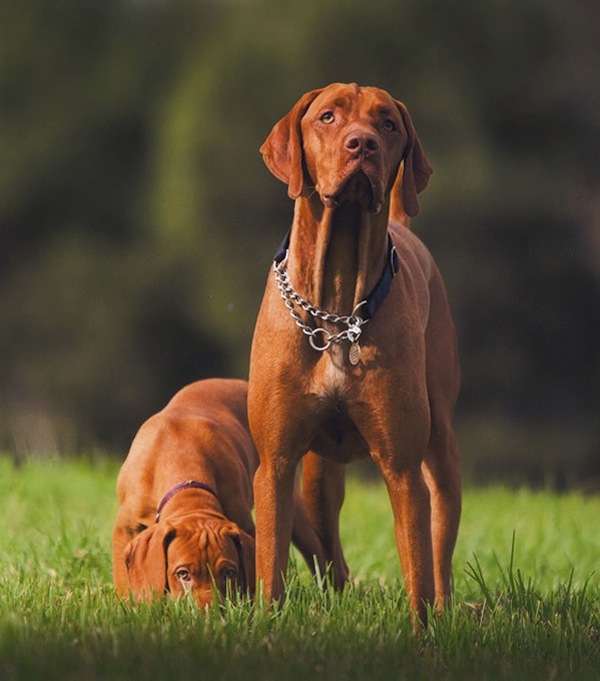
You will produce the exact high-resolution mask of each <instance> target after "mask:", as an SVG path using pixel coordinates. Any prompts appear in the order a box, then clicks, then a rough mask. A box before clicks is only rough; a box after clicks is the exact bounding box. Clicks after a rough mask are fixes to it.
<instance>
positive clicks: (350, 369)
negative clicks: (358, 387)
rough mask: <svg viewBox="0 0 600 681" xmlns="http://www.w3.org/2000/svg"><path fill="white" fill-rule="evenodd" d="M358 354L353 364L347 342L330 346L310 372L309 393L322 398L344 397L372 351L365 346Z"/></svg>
mask: <svg viewBox="0 0 600 681" xmlns="http://www.w3.org/2000/svg"><path fill="white" fill-rule="evenodd" d="M359 352H360V357H358V361H357V362H356V363H355V364H353V363H352V361H351V358H350V355H351V345H350V344H349V343H348V342H342V343H335V344H332V345H331V346H330V347H329V348H328V349H327V350H325V351H324V352H322V353H321V356H320V357H319V359H318V361H317V363H316V364H315V366H314V370H313V371H312V372H311V379H310V380H311V384H310V392H311V393H312V394H314V395H318V396H323V397H325V396H330V395H340V396H341V395H344V394H345V393H346V392H347V391H348V390H349V389H350V388H351V386H353V385H355V383H356V381H357V379H359V378H360V376H361V375H362V373H363V372H364V370H365V360H367V361H368V360H370V359H371V356H372V355H373V349H372V348H369V347H367V346H363V347H362V348H361V350H360V351H359ZM355 360H356V356H355Z"/></svg>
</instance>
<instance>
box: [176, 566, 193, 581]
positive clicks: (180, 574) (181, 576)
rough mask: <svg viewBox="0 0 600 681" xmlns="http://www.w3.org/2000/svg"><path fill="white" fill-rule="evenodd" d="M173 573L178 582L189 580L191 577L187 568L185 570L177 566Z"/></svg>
mask: <svg viewBox="0 0 600 681" xmlns="http://www.w3.org/2000/svg"><path fill="white" fill-rule="evenodd" d="M175 575H176V577H177V579H178V580H179V581H180V582H189V581H190V579H191V576H190V572H189V570H186V569H185V568H179V569H178V570H177V571H176V572H175Z"/></svg>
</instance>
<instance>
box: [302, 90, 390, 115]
mask: <svg viewBox="0 0 600 681" xmlns="http://www.w3.org/2000/svg"><path fill="white" fill-rule="evenodd" d="M328 108H332V109H337V110H341V111H342V112H345V113H351V112H357V111H358V112H360V113H361V114H362V115H365V116H369V115H370V116H390V117H393V118H397V119H399V118H400V114H399V112H398V107H397V105H396V102H395V100H394V99H393V98H392V97H391V96H390V95H389V94H388V93H387V92H386V91H385V90H381V89H380V88H376V87H361V86H360V85H356V83H351V84H345V83H334V84H333V85H329V86H328V87H326V88H325V89H324V90H322V91H321V92H320V93H319V94H318V95H317V97H316V98H315V99H314V100H313V102H312V103H311V105H310V106H309V107H308V109H307V111H306V115H305V117H308V118H311V117H313V116H319V115H321V114H322V113H323V111H325V110H327V109H328Z"/></svg>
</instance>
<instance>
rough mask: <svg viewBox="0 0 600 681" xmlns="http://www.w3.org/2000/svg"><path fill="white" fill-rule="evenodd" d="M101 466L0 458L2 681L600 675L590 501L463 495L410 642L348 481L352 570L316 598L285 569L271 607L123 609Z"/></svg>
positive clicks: (381, 551)
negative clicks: (437, 611) (445, 601)
mask: <svg viewBox="0 0 600 681" xmlns="http://www.w3.org/2000/svg"><path fill="white" fill-rule="evenodd" d="M116 473H117V464H116V463H114V462H107V461H97V462H95V463H90V462H83V461H71V462H66V461H59V460H46V461H36V462H30V463H27V464H25V465H24V466H22V467H20V468H18V469H15V468H14V467H13V466H12V463H11V462H10V461H9V460H8V459H7V458H3V457H0V500H1V501H0V679H2V680H3V681H9V680H12V679H27V680H29V679H134V678H148V679H153V680H154V679H156V680H159V679H171V680H173V681H175V680H177V681H179V680H180V679H213V680H214V679H219V680H221V679H225V680H229V679H246V680H248V679H250V680H252V679H285V681H293V680H295V679H299V680H300V679H301V680H302V681H306V680H307V679H311V678H327V679H368V680H371V679H421V678H423V679H430V678H431V679H457V680H458V679H460V680H461V681H462V680H464V679H477V680H479V679H486V680H487V679H490V680H494V679H527V680H528V681H535V680H537V679H539V680H542V679H543V680H544V681H546V680H548V679H561V680H562V679H577V680H579V679H599V678H600V627H599V621H598V620H599V597H600V578H599V570H598V567H599V563H600V498H599V497H587V498H586V497H582V496H579V495H577V494H569V495H563V496H556V495H553V494H550V493H532V492H527V491H516V492H514V491H508V490H506V489H501V488H491V489H467V490H466V491H465V495H464V512H463V521H462V525H461V532H460V536H459V542H458V546H457V549H456V553H455V562H454V573H455V604H454V605H453V606H452V607H451V608H449V609H448V610H447V611H446V612H445V613H444V614H443V615H442V616H439V617H437V618H434V619H433V620H432V623H431V625H430V627H429V629H428V631H427V632H425V633H424V634H423V635H422V636H421V637H419V638H415V637H414V636H413V634H412V633H411V627H410V625H409V621H408V613H407V610H406V602H405V598H404V594H403V590H402V586H401V580H400V573H399V566H398V559H397V556H396V549H395V546H394V542H393V532H392V523H391V512H390V509H389V502H388V500H387V497H386V494H385V491H384V490H383V489H382V487H381V486H380V485H376V484H366V483H360V482H358V481H356V480H351V481H350V482H349V484H348V494H347V500H346V504H345V506H344V512H343V520H342V522H343V526H342V531H343V538H344V546H345V548H346V556H347V559H348V562H349V564H350V566H351V570H352V574H353V577H354V583H353V585H352V586H351V587H350V588H348V589H347V590H345V591H344V592H343V593H342V594H335V593H331V592H329V591H327V590H325V591H324V592H323V591H321V590H320V589H319V588H318V587H317V586H315V585H314V584H313V582H312V581H311V579H310V578H309V576H308V575H307V571H306V569H305V568H304V567H303V566H301V565H298V563H297V561H296V560H293V567H292V569H291V571H290V577H289V587H288V592H289V596H288V599H287V600H286V602H285V603H284V605H283V606H282V607H281V609H280V610H279V611H277V612H271V611H267V612H264V611H255V610H254V608H253V607H252V606H251V605H250V604H249V603H248V602H245V601H243V600H240V601H238V602H235V603H226V604H224V605H223V606H222V607H220V608H218V607H215V608H213V609H212V610H211V611H209V612H207V613H205V614H204V613H200V612H199V610H198V609H197V608H195V607H194V605H193V604H191V603H189V602H188V601H185V600H184V601H179V602H173V601H169V600H165V601H163V602H158V603H155V604H152V605H147V604H146V605H135V604H132V603H129V602H121V601H119V600H118V599H117V598H116V597H115V596H114V594H113V592H112V588H111V583H110V569H111V556H110V531H111V527H112V523H113V519H114V516H115V512H116V499H115V493H114V482H115V477H116Z"/></svg>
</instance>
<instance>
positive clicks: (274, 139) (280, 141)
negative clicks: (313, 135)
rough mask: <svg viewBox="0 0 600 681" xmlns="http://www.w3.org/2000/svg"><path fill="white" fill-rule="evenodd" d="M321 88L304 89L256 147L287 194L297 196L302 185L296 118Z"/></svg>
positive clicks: (300, 152) (297, 122)
mask: <svg viewBox="0 0 600 681" xmlns="http://www.w3.org/2000/svg"><path fill="white" fill-rule="evenodd" d="M320 92H322V90H312V91H311V92H307V93H305V94H304V95H302V97H301V98H300V99H299V100H298V101H297V102H296V104H294V106H293V107H292V109H291V111H289V112H288V113H287V114H286V115H285V116H284V117H283V118H282V119H281V120H280V121H278V122H277V123H276V124H275V126H274V127H273V129H272V130H271V132H270V133H269V136H268V137H267V139H266V140H265V141H264V143H263V145H262V146H261V148H260V153H261V154H262V155H263V160H264V162H265V164H266V166H267V168H268V169H269V170H270V171H271V172H272V173H273V175H275V177H276V178H278V179H279V180H281V181H282V182H285V183H286V184H287V185H288V196H289V197H290V198H291V199H297V198H298V197H299V196H300V194H301V193H302V187H303V185H304V170H303V155H302V133H301V131H300V121H301V120H302V116H304V114H305V113H306V110H307V109H308V107H309V106H310V105H311V104H312V102H313V101H314V99H315V98H316V97H317V95H318V94H319V93H320Z"/></svg>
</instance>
